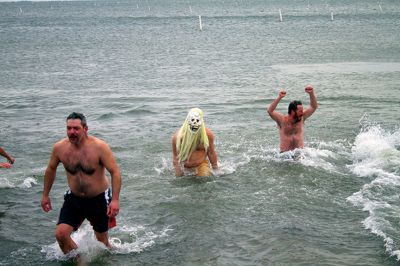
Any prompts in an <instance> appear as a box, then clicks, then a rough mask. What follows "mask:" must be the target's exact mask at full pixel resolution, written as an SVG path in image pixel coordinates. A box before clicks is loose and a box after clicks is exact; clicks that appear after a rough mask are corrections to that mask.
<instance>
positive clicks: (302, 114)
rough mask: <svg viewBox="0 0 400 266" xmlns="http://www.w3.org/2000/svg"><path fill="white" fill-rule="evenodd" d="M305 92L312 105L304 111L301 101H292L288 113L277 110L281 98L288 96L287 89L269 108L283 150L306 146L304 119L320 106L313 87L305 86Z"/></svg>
mask: <svg viewBox="0 0 400 266" xmlns="http://www.w3.org/2000/svg"><path fill="white" fill-rule="evenodd" d="M305 92H306V93H308V94H309V95H310V107H309V108H307V109H306V110H304V111H303V105H302V103H301V101H291V102H290V104H289V108H288V115H284V114H281V113H279V112H277V111H275V108H276V106H277V105H278V103H279V102H280V100H281V99H282V98H283V97H285V96H286V91H280V92H279V96H278V98H276V99H275V100H274V101H273V102H272V103H271V105H270V106H269V107H268V109H267V111H268V114H269V116H270V117H271V118H272V119H273V120H275V122H276V123H277V125H278V129H279V136H280V142H281V143H280V150H281V152H285V151H291V150H294V149H296V148H304V128H303V127H304V121H305V120H306V119H307V118H308V117H310V116H311V115H312V114H313V113H314V112H315V110H316V109H317V108H318V103H317V97H316V96H315V93H314V89H313V87H312V86H310V85H308V86H307V87H306V88H305Z"/></svg>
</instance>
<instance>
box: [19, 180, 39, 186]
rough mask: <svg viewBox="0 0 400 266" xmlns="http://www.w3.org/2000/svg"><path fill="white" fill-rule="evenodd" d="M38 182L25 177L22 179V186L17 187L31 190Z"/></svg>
mask: <svg viewBox="0 0 400 266" xmlns="http://www.w3.org/2000/svg"><path fill="white" fill-rule="evenodd" d="M37 184H38V182H37V180H36V178H34V177H27V178H25V179H24V181H23V182H22V184H20V185H18V187H20V188H31V187H32V186H33V185H37Z"/></svg>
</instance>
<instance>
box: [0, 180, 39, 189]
mask: <svg viewBox="0 0 400 266" xmlns="http://www.w3.org/2000/svg"><path fill="white" fill-rule="evenodd" d="M19 182H20V181H18V180H17V181H10V180H9V179H8V178H6V177H2V178H0V188H16V187H18V188H31V187H32V186H33V185H37V183H38V182H37V179H36V178H34V177H27V178H25V179H24V180H23V181H22V183H20V184H18V183H19Z"/></svg>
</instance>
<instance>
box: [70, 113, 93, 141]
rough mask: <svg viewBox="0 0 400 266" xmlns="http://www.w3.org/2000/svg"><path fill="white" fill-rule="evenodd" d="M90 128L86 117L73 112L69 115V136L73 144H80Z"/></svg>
mask: <svg viewBox="0 0 400 266" xmlns="http://www.w3.org/2000/svg"><path fill="white" fill-rule="evenodd" d="M87 130H88V126H87V122H86V117H85V116H84V115H83V114H81V113H76V112H73V113H71V114H70V115H69V116H68V117H67V136H68V139H69V141H70V142H71V143H72V144H78V143H79V142H80V141H81V140H82V138H83V137H85V136H86V134H87Z"/></svg>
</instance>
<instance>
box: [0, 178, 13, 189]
mask: <svg viewBox="0 0 400 266" xmlns="http://www.w3.org/2000/svg"><path fill="white" fill-rule="evenodd" d="M13 187H15V185H14V184H13V183H12V182H10V180H8V179H7V178H5V177H1V178H0V188H13Z"/></svg>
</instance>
